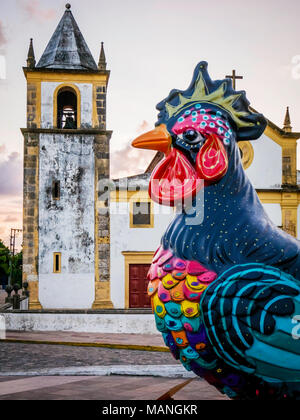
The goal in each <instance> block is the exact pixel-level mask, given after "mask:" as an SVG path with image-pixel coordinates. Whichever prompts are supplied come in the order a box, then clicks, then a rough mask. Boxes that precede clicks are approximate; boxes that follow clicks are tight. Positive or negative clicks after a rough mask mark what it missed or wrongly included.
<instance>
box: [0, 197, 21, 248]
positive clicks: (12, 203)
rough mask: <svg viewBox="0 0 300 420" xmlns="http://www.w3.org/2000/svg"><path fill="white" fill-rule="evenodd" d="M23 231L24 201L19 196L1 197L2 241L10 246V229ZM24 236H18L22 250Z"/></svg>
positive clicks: (0, 226) (0, 225) (0, 231)
mask: <svg viewBox="0 0 300 420" xmlns="http://www.w3.org/2000/svg"><path fill="white" fill-rule="evenodd" d="M11 228H16V229H22V200H20V197H18V196H0V239H2V240H3V241H4V242H5V244H6V245H7V246H9V235H10V229H11ZM21 243H22V235H21V234H19V235H18V240H17V247H18V249H20V245H21Z"/></svg>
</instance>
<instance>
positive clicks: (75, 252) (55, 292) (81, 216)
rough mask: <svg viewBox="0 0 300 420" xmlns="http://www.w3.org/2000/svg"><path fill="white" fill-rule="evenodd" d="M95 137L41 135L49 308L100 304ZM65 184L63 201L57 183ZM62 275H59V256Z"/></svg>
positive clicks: (43, 273)
mask: <svg viewBox="0 0 300 420" xmlns="http://www.w3.org/2000/svg"><path fill="white" fill-rule="evenodd" d="M93 142H94V136H89V135H65V134H41V135H40V166H39V179H40V186H39V189H40V195H39V297H40V302H41V304H42V306H43V307H44V308H90V307H91V306H92V303H93V300H94V295H95V292H94V276H95V269H94V264H95V255H94V234H95V223H94V153H93ZM54 180H58V181H60V199H59V200H54V199H53V197H52V183H53V181H54ZM55 252H60V253H61V272H60V273H53V253H55Z"/></svg>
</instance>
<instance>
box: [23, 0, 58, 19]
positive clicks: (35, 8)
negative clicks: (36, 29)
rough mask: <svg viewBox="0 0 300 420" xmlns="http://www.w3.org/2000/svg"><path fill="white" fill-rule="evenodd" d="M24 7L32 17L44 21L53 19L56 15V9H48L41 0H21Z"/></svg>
mask: <svg viewBox="0 0 300 420" xmlns="http://www.w3.org/2000/svg"><path fill="white" fill-rule="evenodd" d="M19 3H20V5H21V7H22V9H23V10H24V11H25V12H26V13H27V14H28V15H29V16H30V17H31V18H34V19H36V20H38V21H41V22H44V21H49V20H53V19H54V18H55V17H56V11H55V10H54V9H50V8H48V9H46V8H44V6H43V5H42V2H41V1H40V0H19Z"/></svg>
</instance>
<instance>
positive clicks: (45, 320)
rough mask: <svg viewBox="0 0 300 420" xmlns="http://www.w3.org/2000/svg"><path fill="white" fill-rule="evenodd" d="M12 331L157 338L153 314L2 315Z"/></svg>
mask: <svg viewBox="0 0 300 420" xmlns="http://www.w3.org/2000/svg"><path fill="white" fill-rule="evenodd" d="M1 315H4V317H5V321H6V329H7V330H11V331H74V332H90V333H104V334H105V333H107V334H112V333H114V334H115V333H118V334H122V333H123V334H124V333H126V334H157V329H156V326H155V321H154V316H153V315H152V314H128V313H127V314H126V313H124V314H122V313H95V314H93V313H41V312H36V313H35V312H9V313H7V312H3V313H2V314H1Z"/></svg>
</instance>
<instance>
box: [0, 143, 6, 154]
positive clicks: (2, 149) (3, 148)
mask: <svg viewBox="0 0 300 420" xmlns="http://www.w3.org/2000/svg"><path fill="white" fill-rule="evenodd" d="M5 151H6V146H5V144H0V153H5Z"/></svg>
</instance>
